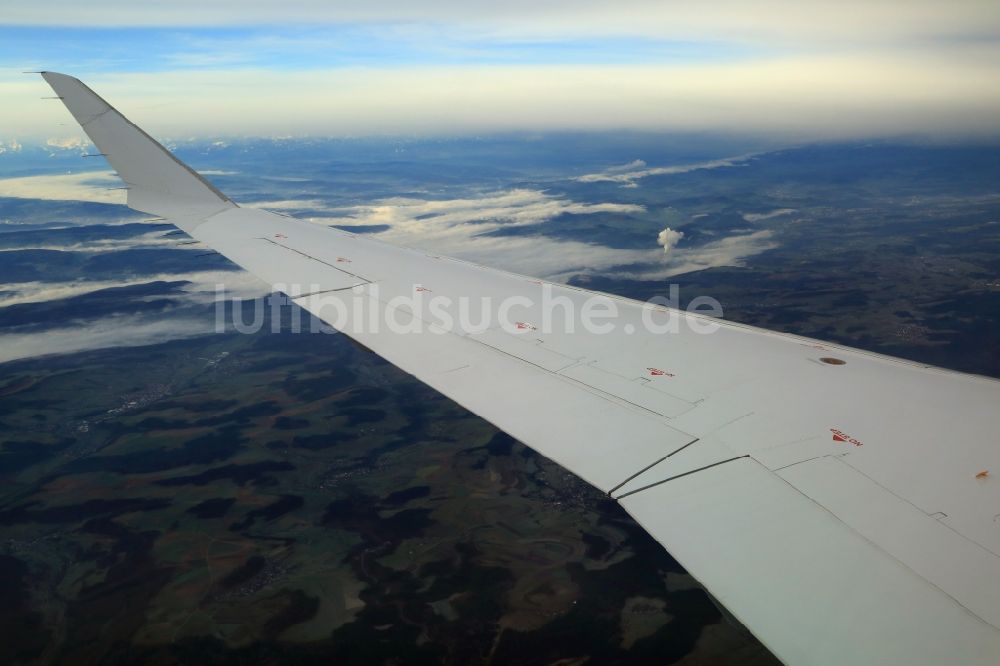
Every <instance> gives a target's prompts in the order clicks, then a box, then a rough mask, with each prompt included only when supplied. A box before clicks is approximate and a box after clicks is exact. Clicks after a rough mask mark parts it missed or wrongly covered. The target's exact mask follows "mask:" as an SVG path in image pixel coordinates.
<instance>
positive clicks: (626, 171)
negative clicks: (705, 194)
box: [575, 156, 749, 187]
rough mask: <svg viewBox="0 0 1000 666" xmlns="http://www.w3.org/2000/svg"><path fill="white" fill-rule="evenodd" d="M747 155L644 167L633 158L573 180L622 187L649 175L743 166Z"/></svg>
mask: <svg viewBox="0 0 1000 666" xmlns="http://www.w3.org/2000/svg"><path fill="white" fill-rule="evenodd" d="M747 159H749V156H745V157H729V158H726V159H723V160H710V161H708V162H698V163H696V164H681V165H677V166H668V167H653V168H646V163H645V162H643V161H642V160H635V161H634V162H630V163H629V164H624V165H622V166H617V167H611V168H610V169H606V170H605V171H602V172H601V173H588V174H585V175H583V176H578V177H577V178H575V180H578V181H580V182H581V183H601V182H606V183H621V184H622V186H623V187H635V185H636V183H635V181H637V180H639V179H640V178H648V177H649V176H669V175H672V174H678V173H689V172H691V171H701V170H702V169H719V168H722V167H733V166H744V165H745V164H746V161H747Z"/></svg>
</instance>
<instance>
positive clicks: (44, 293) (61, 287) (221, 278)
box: [0, 271, 271, 308]
mask: <svg viewBox="0 0 1000 666" xmlns="http://www.w3.org/2000/svg"><path fill="white" fill-rule="evenodd" d="M179 281H184V282H188V283H190V284H188V285H185V287H184V292H185V293H186V294H187V298H186V300H189V301H192V302H198V303H211V302H214V301H215V300H216V288H217V287H219V286H220V285H222V286H223V287H222V289H223V290H224V293H225V298H244V299H245V298H257V297H259V296H263V295H265V294H268V293H270V291H271V290H270V289H269V288H268V286H267V285H265V284H264V283H263V282H262V281H260V280H259V279H257V278H255V277H254V276H252V275H250V274H249V273H246V272H244V271H194V272H191V273H157V274H154V275H143V276H141V277H136V278H125V279H121V280H74V281H72V282H37V281H32V282H12V283H7V284H4V285H3V291H4V292H11V293H9V294H6V293H5V294H0V308H2V307H7V306H8V305H18V304H21V303H41V302H44V301H54V300H58V299H62V298H73V297H74V296H81V295H83V294H89V293H91V292H94V291H98V290H101V289H110V288H112V287H129V286H132V285H137V284H148V283H150V282H179Z"/></svg>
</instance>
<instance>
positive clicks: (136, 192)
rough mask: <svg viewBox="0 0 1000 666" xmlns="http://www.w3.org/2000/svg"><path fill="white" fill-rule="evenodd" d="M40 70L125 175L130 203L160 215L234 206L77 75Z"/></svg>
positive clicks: (200, 212) (208, 211)
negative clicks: (76, 76)
mask: <svg viewBox="0 0 1000 666" xmlns="http://www.w3.org/2000/svg"><path fill="white" fill-rule="evenodd" d="M41 75H42V78H44V79H45V80H46V81H47V82H48V84H49V85H50V86H52V89H53V90H54V91H55V93H56V95H57V96H58V98H59V99H61V100H62V101H63V104H65V105H66V108H67V109H69V112H70V113H71V114H73V117H74V118H75V119H76V121H77V122H78V123H80V127H82V128H83V131H84V132H86V133H87V136H89V137H90V139H91V141H93V142H94V145H96V146H97V148H98V150H100V152H101V154H103V155H104V156H105V157H106V158H107V160H108V162H110V163H111V166H112V167H114V169H115V171H117V172H118V175H119V176H120V177H121V179H122V180H124V181H125V184H126V186H127V188H126V189H127V190H128V206H129V207H130V208H133V209H135V210H138V211H142V212H144V213H152V214H154V215H162V216H164V217H205V216H207V215H211V214H213V213H216V212H219V211H222V210H226V209H228V208H235V207H236V204H235V203H233V202H232V201H231V200H230V199H229V197H227V196H226V195H224V194H223V193H222V192H220V191H219V190H218V189H217V188H216V187H215V186H214V185H212V184H211V183H210V182H208V181H207V180H206V179H205V178H203V177H202V176H201V175H199V174H198V173H197V172H195V171H194V170H193V169H192V168H191V167H189V166H187V165H186V164H184V163H183V162H181V161H180V160H178V159H177V158H176V157H174V156H173V154H171V153H170V151H168V150H167V149H166V148H164V147H163V146H161V145H160V144H159V143H158V142H157V141H156V140H154V139H153V138H152V137H151V136H149V135H148V134H146V133H145V132H144V131H142V130H141V129H140V128H139V127H137V126H136V125H135V124H133V123H132V122H131V121H129V120H128V119H127V118H126V117H125V116H123V115H122V114H121V113H119V112H118V111H117V110H116V109H115V108H114V107H113V106H111V105H110V104H108V103H107V102H105V101H104V100H103V99H102V98H101V97H100V96H99V95H97V93H95V92H94V91H93V90H91V89H90V88H88V87H87V86H86V85H84V83H83V82H81V81H80V80H79V79H75V78H73V77H72V76H67V75H65V74H57V73H55V72H41Z"/></svg>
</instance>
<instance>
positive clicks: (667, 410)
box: [43, 73, 1000, 665]
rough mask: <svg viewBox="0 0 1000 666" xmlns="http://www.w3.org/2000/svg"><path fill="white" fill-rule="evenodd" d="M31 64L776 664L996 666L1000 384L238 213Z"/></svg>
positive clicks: (195, 212)
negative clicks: (674, 568)
mask: <svg viewBox="0 0 1000 666" xmlns="http://www.w3.org/2000/svg"><path fill="white" fill-rule="evenodd" d="M43 76H44V77H45V79H46V80H47V81H48V82H49V84H50V85H51V86H52V87H53V89H54V90H55V91H56V94H57V95H59V96H60V97H61V98H62V99H63V101H64V102H65V104H66V106H67V107H68V108H69V110H70V112H71V113H72V114H73V115H74V117H75V118H76V119H77V120H78V121H79V122H80V124H81V125H82V126H83V129H84V130H85V131H86V132H87V134H88V135H90V137H91V138H92V139H93V141H94V143H95V144H96V145H97V146H98V148H99V149H100V151H101V152H102V153H104V154H106V155H107V158H108V160H109V161H110V162H111V164H112V165H113V166H114V167H115V169H116V170H117V171H118V173H119V175H120V176H121V177H122V179H123V180H124V181H125V182H126V184H127V186H128V203H129V205H130V206H131V207H133V208H136V209H138V210H142V211H145V212H148V213H153V214H156V215H160V216H162V217H164V218H166V219H167V220H169V221H170V222H172V223H173V224H175V225H176V226H178V227H180V228H181V229H183V230H184V231H186V232H187V233H189V234H190V235H191V236H193V237H194V238H196V239H198V240H200V241H202V242H204V243H205V244H206V245H208V246H210V247H211V248H213V249H215V250H216V251H218V252H220V253H221V254H223V255H225V256H226V257H228V258H229V259H231V260H232V261H234V262H235V263H237V264H239V265H240V266H242V267H243V268H245V269H246V270H248V271H250V272H251V273H253V274H255V275H257V276H258V277H260V278H262V279H263V280H265V281H266V282H268V283H270V284H272V285H284V286H282V287H281V290H283V291H285V292H286V293H288V294H289V296H291V297H293V298H294V300H295V302H296V303H298V304H299V305H301V306H302V307H303V308H305V309H306V310H308V311H310V312H312V313H313V314H315V315H316V316H318V317H319V318H320V319H323V320H324V321H326V322H328V323H330V324H331V325H334V326H335V327H337V328H338V329H340V330H342V331H343V332H344V333H346V334H347V335H349V336H351V337H352V338H354V339H355V340H357V341H358V342H360V343H361V344H363V345H365V346H366V347H368V348H370V349H372V350H373V351H374V352H376V353H378V354H379V355H381V356H383V357H385V358H386V359H388V360H389V361H391V362H392V363H394V364H395V365H397V366H399V367H400V368H402V369H403V370H405V371H406V372H409V373H412V374H413V375H415V376H416V377H418V378H419V379H421V380H422V381H424V382H426V383H427V384H429V385H430V386H432V387H434V388H435V389H437V390H438V391H440V392H441V393H443V394H445V395H447V396H448V397H450V398H452V399H453V400H455V401H456V402H458V403H460V404H462V405H463V406H465V407H466V408H468V409H469V410H471V411H473V412H475V413H477V414H479V415H480V416H482V417H483V418H485V419H487V420H488V421H490V422H492V423H494V424H495V425H496V426H498V427H499V428H501V429H503V430H505V431H506V432H508V433H510V434H511V435H512V436H514V437H516V438H517V439H519V440H521V441H522V442H524V443H525V444H527V445H528V446H530V447H532V448H533V449H535V450H537V451H538V452H540V453H541V454H543V455H545V456H547V457H549V458H551V459H553V460H555V461H556V462H558V463H559V464H561V465H563V466H565V467H566V468H567V469H569V470H571V471H572V472H574V473H576V474H578V475H579V476H580V477H582V478H583V479H585V480H586V481H588V482H590V483H591V484H593V485H594V486H596V487H598V488H600V489H601V490H603V491H606V492H608V493H609V494H610V495H611V496H612V497H614V498H616V499H618V500H619V501H620V502H621V504H622V505H623V506H624V507H625V509H626V510H627V511H628V512H629V513H630V514H631V515H632V516H634V517H635V519H636V520H637V521H639V523H640V524H641V525H642V526H643V527H644V528H645V529H646V530H647V531H649V533H650V534H652V535H653V536H654V537H655V538H656V539H657V540H658V541H660V542H661V543H662V544H663V545H664V546H665V547H666V548H667V549H668V550H669V551H670V553H671V554H672V555H673V556H674V557H676V558H677V560H678V561H680V562H681V563H682V564H683V565H684V566H685V567H686V568H687V569H688V570H689V571H690V572H691V573H692V574H693V575H694V576H695V577H697V578H698V579H699V580H701V581H702V583H704V585H705V586H706V587H707V588H708V589H709V590H711V592H712V594H713V595H714V596H715V597H716V598H717V599H718V600H719V601H721V602H722V603H723V604H724V605H725V606H726V607H727V608H728V609H729V610H730V611H731V612H732V613H733V614H734V615H735V616H736V617H737V618H738V619H739V620H740V621H741V622H743V623H744V624H745V625H746V626H747V627H748V628H749V629H750V630H751V631H752V632H753V633H754V634H755V635H756V636H757V637H758V638H759V639H760V640H761V641H762V642H763V643H764V644H765V645H766V646H767V647H768V648H769V649H771V650H772V651H773V652H774V654H775V655H777V656H778V657H779V658H780V659H782V660H783V661H785V662H787V663H790V664H837V665H841V664H991V665H995V664H997V663H1000V629H998V627H1000V440H998V435H997V433H998V432H1000V382H996V381H994V380H991V379H987V378H983V377H976V376H971V375H964V374H959V373H955V372H949V371H945V370H941V369H938V368H932V367H925V366H921V365H918V364H914V363H909V362H906V361H901V360H898V359H893V358H889V357H885V356H879V355H876V354H871V353H867V352H863V351H858V350H854V349H849V348H845V347H841V346H837V345H831V344H826V343H820V342H817V341H815V340H808V339H804V338H798V337H795V336H790V335H783V334H778V333H772V332H769V331H764V330H761V329H756V328H752V327H747V326H741V325H737V324H732V323H727V322H718V323H717V324H716V326H715V328H716V329H717V330H715V331H714V332H712V333H704V332H699V330H696V329H699V327H700V328H704V327H706V326H709V325H710V324H711V323H712V322H709V321H706V319H705V318H703V317H699V316H697V315H694V314H689V313H681V312H678V311H674V310H670V309H667V308H660V307H656V306H651V305H648V304H642V303H638V302H635V301H631V300H627V299H621V298H616V297H611V296H607V295H599V294H594V293H592V292H588V291H585V290H580V289H574V288H570V287H566V286H561V285H554V284H549V283H545V282H541V281H538V280H532V279H529V278H526V277H523V276H519V275H513V274H510V273H505V272H502V271H498V270H493V269H490V268H485V267H482V266H477V265H473V264H469V263H466V262H462V261H458V260H454V259H449V258H447V257H439V256H434V255H430V254H428V253H425V252H421V251H416V250H412V249H406V248H401V247H395V246H392V245H388V244H384V243H381V242H379V241H376V240H373V239H371V238H367V237H362V236H357V235H353V234H350V233H347V232H343V231H339V230H336V229H331V228H327V227H322V226H318V225H315V224H311V223H308V222H304V221H300V220H295V219H292V218H288V217H285V216H281V215H276V214H272V213H268V212H265V211H260V210H250V209H245V208H240V207H238V206H236V205H235V204H234V203H233V202H231V201H230V200H229V199H227V198H226V197H225V196H224V195H222V194H221V193H220V192H219V191H218V190H216V189H215V188H214V187H212V186H211V185H210V184H209V183H208V182H207V181H205V180H204V179H203V178H201V177H200V176H198V175H197V174H196V173H194V172H193V171H192V170H191V169H189V168H188V167H186V166H185V165H183V164H182V163H180V162H179V161H177V160H176V159H175V158H174V157H173V156H172V155H171V154H170V153H169V152H167V151H166V150H165V149H164V148H162V147H161V146H160V145H159V144H157V143H156V142H155V141H153V139H151V138H150V137H149V136H148V135H146V134H145V133H144V132H142V131H141V130H139V129H138V128H137V127H136V126H135V125H133V124H132V123H130V122H129V121H128V120H126V119H125V118H124V117H123V116H121V114H119V113H118V112H117V111H116V110H115V109H113V108H112V107H111V106H110V105H108V104H107V103H106V102H104V101H103V100H102V99H101V98H100V97H98V96H97V95H96V94H94V93H93V92H92V91H91V90H90V89H89V88H87V87H86V86H85V85H83V84H82V83H81V82H80V81H78V80H76V79H74V78H72V77H68V76H65V75H62V74H54V73H44V74H43ZM463 303H464V304H465V305H464V306H463V305H462V304H463ZM595 303H597V305H596V306H595V305H594V304H595ZM463 307H464V309H465V312H464V315H465V318H466V319H467V320H469V321H471V322H476V323H479V322H482V321H484V317H488V319H489V323H488V325H486V326H479V327H470V326H463V325H458V322H459V321H460V320H461V319H462V316H463ZM505 308H506V311H504V309H505ZM585 308H591V309H592V310H593V309H595V308H596V309H599V310H602V311H604V312H611V311H614V314H613V316H612V315H610V314H609V315H608V316H606V317H605V318H604V319H603V320H602V321H603V322H604V323H608V324H611V329H612V330H611V331H610V332H603V333H601V332H595V331H589V330H584V329H583V328H582V326H581V325H580V324H579V323H577V325H576V327H575V330H570V329H572V328H573V327H572V326H571V324H573V323H574V322H576V321H577V318H578V317H579V315H580V313H581V312H582V311H584V309H585ZM449 318H450V319H451V320H452V323H451V324H450V323H449V321H448V319H449ZM372 322H380V323H381V325H371V324H372ZM671 325H673V327H674V329H675V330H665V331H659V332H658V331H657V330H655V329H657V328H660V329H669V328H670V326H671ZM403 329H406V330H403ZM991 470H993V473H991Z"/></svg>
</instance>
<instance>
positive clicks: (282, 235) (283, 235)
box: [274, 234, 288, 238]
mask: <svg viewBox="0 0 1000 666" xmlns="http://www.w3.org/2000/svg"><path fill="white" fill-rule="evenodd" d="M274 237H275V238H288V236H286V235H285V234H274Z"/></svg>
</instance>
